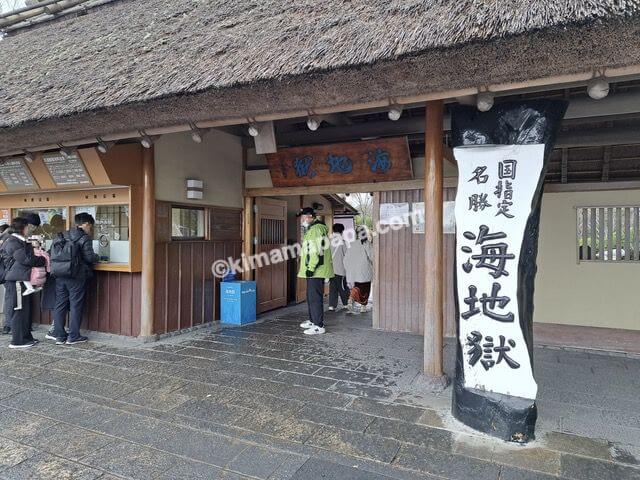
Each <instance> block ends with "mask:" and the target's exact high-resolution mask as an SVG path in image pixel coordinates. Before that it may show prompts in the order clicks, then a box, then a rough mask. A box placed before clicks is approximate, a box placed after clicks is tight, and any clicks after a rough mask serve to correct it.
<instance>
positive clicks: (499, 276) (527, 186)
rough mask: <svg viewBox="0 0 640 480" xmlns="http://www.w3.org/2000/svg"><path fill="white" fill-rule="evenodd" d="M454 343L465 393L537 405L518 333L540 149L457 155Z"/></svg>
mask: <svg viewBox="0 0 640 480" xmlns="http://www.w3.org/2000/svg"><path fill="white" fill-rule="evenodd" d="M454 154H455V157H456V160H457V161H458V168H459V180H458V192H457V197H456V206H455V217H456V228H457V230H456V258H457V265H456V269H457V284H458V285H457V286H458V289H457V295H458V305H459V311H460V319H459V322H460V324H459V339H458V340H459V342H460V344H461V347H462V351H463V357H464V359H463V362H464V383H465V387H466V388H473V389H478V390H484V391H489V392H496V393H502V394H505V395H512V396H517V397H523V398H530V399H534V398H535V397H536V392H537V384H536V382H535V380H534V378H533V372H532V369H531V360H530V358H529V350H528V348H527V343H526V341H525V339H524V336H523V333H522V329H521V327H520V317H519V308H518V307H519V305H518V260H519V258H520V254H521V251H520V250H521V247H522V242H523V238H524V233H525V229H526V226H527V222H528V220H529V216H530V215H531V212H532V208H533V207H532V203H533V200H534V195H535V194H536V189H537V188H538V183H539V179H540V175H541V172H542V169H543V166H544V145H489V146H472V147H458V148H456V149H454Z"/></svg>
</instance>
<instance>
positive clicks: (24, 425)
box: [0, 409, 57, 442]
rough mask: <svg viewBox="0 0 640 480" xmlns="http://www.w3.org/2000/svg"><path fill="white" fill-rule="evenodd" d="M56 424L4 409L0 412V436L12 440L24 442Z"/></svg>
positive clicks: (29, 414) (42, 418)
mask: <svg viewBox="0 0 640 480" xmlns="http://www.w3.org/2000/svg"><path fill="white" fill-rule="evenodd" d="M56 423H57V422H56V421H55V420H51V419H49V418H45V417H41V416H38V415H33V414H31V413H26V412H21V411H18V410H12V409H6V410H3V411H0V433H1V434H2V436H4V437H7V438H10V439H12V440H17V441H25V442H26V441H28V439H29V438H31V437H33V436H34V435H37V434H38V433H39V432H40V431H41V430H44V429H45V428H48V427H51V426H53V425H55V424H56Z"/></svg>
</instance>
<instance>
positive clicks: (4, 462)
mask: <svg viewBox="0 0 640 480" xmlns="http://www.w3.org/2000/svg"><path fill="white" fill-rule="evenodd" d="M2 433H3V434H4V431H2ZM37 453H38V451H37V450H36V449H35V448H32V447H29V446H27V445H23V444H21V443H18V442H14V441H12V440H8V439H6V438H0V470H3V469H4V468H8V467H13V466H15V465H18V464H19V463H21V462H24V461H25V460H26V459H28V458H31V457H33V456H34V455H36V454H37Z"/></svg>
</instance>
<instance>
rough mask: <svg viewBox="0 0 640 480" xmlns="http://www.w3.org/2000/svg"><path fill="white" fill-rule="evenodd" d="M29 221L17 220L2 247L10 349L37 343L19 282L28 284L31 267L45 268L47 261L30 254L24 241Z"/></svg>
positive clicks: (31, 249) (5, 306) (20, 218)
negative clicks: (9, 323) (9, 318)
mask: <svg viewBox="0 0 640 480" xmlns="http://www.w3.org/2000/svg"><path fill="white" fill-rule="evenodd" d="M30 230H31V229H30V227H29V221H28V220H27V219H26V218H22V217H17V218H14V219H13V221H12V222H11V229H10V232H11V235H10V236H9V237H7V239H6V240H5V241H4V242H3V244H2V252H3V261H4V262H5V269H6V274H5V289H6V291H7V297H6V299H5V305H4V308H5V312H6V313H7V314H8V315H10V316H11V333H12V339H11V343H10V344H9V348H29V347H33V346H34V345H35V344H36V343H37V340H36V339H34V338H33V335H31V300H30V299H28V298H25V299H24V300H23V297H22V293H23V285H22V282H25V281H29V279H30V278H31V269H32V268H33V267H44V266H45V265H46V260H45V259H44V257H38V256H36V255H35V254H34V253H33V247H32V246H31V244H30V243H29V242H28V241H27V237H28V235H29V232H30Z"/></svg>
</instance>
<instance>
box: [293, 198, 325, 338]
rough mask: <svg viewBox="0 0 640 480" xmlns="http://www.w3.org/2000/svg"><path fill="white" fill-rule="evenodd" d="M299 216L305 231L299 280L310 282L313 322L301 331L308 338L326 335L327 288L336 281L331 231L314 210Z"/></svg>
mask: <svg viewBox="0 0 640 480" xmlns="http://www.w3.org/2000/svg"><path fill="white" fill-rule="evenodd" d="M298 216H299V217H300V223H301V225H302V226H303V227H304V228H305V233H304V237H303V239H302V248H301V250H300V270H299V272H298V277H300V278H306V279H307V307H308V309H309V320H307V321H305V322H302V323H301V324H300V327H302V328H303V329H304V333H305V334H306V335H319V334H323V333H325V328H324V284H325V280H327V279H331V278H333V261H332V259H331V241H330V240H329V229H328V228H327V226H326V225H325V223H324V222H323V221H322V220H320V219H319V218H318V217H317V216H316V212H315V211H314V210H313V208H311V207H305V208H303V209H302V210H300V213H298Z"/></svg>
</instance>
